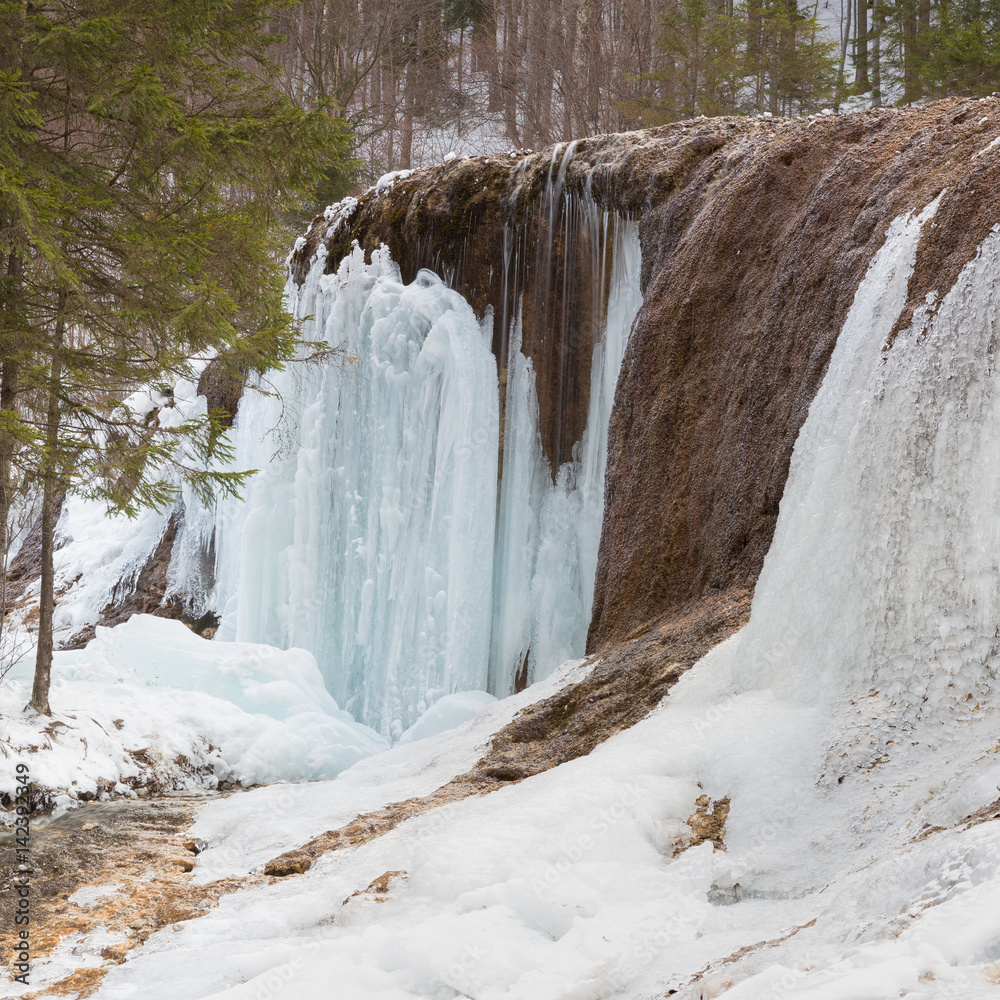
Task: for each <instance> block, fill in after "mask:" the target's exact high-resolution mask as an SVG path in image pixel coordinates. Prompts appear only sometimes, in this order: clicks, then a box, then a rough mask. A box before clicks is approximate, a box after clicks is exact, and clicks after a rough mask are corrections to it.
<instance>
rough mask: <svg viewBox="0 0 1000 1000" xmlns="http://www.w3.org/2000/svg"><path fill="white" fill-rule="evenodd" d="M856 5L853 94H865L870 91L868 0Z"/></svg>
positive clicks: (858, 1)
mask: <svg viewBox="0 0 1000 1000" xmlns="http://www.w3.org/2000/svg"><path fill="white" fill-rule="evenodd" d="M857 3H858V27H857V32H858V40H857V43H856V46H855V49H854V92H855V93H856V94H867V93H868V91H869V90H871V89H872V88H871V84H870V83H869V82H868V0H857Z"/></svg>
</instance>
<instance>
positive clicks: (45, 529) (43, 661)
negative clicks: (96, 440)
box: [31, 292, 66, 715]
mask: <svg viewBox="0 0 1000 1000" xmlns="http://www.w3.org/2000/svg"><path fill="white" fill-rule="evenodd" d="M59 299H60V307H62V306H63V305H64V304H65V301H66V294H65V292H63V293H62V294H61V295H60V297H59ZM61 312H62V308H60V313H61ZM62 340H63V318H62V316H61V315H60V317H59V319H58V320H57V321H56V329H55V335H54V337H53V343H52V384H51V387H50V388H49V405H48V413H47V414H46V420H45V458H44V464H43V469H44V474H43V477H42V579H41V589H40V591H39V594H38V648H37V650H36V652H35V682H34V684H33V686H32V688H31V707H32V708H33V709H34V710H35V711H36V712H38V714H39V715H51V714H52V710H51V709H50V708H49V683H50V681H51V677H52V645H53V643H52V615H53V612H54V611H55V566H54V555H55V533H56V524H55V512H56V492H57V489H58V484H59V479H58V448H59V396H58V393H57V388H58V383H59V376H60V375H61V363H62V354H61V348H62Z"/></svg>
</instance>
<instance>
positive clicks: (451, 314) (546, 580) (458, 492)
mask: <svg viewBox="0 0 1000 1000" xmlns="http://www.w3.org/2000/svg"><path fill="white" fill-rule="evenodd" d="M580 211H581V212H582V214H583V215H584V217H585V220H586V224H587V225H589V226H591V227H592V228H593V230H594V234H595V239H594V242H595V243H598V242H600V243H601V245H602V246H604V247H605V248H606V251H605V252H604V253H603V254H602V255H601V256H600V259H597V260H595V264H594V266H595V274H594V275H593V276H592V277H593V280H594V285H595V287H597V288H604V287H607V282H608V279H610V297H609V299H608V302H607V305H606V310H604V312H602V315H603V314H606V317H607V321H606V324H605V328H604V331H603V335H602V336H601V337H599V338H596V340H597V342H596V344H595V347H594V356H593V360H592V378H591V391H590V410H589V415H588V421H587V429H586V433H585V434H584V438H583V440H582V441H581V442H579V446H578V448H577V449H576V451H575V453H574V457H573V460H572V461H570V462H567V463H565V464H564V465H563V466H562V467H561V468H559V469H556V470H551V469H550V468H549V466H548V464H547V462H546V460H545V458H544V456H543V452H542V448H541V443H540V438H539V433H538V405H537V400H536V397H535V387H534V381H535V376H534V372H533V369H532V364H531V361H530V360H529V359H527V358H526V357H525V356H524V355H523V354H522V353H521V352H520V349H519V348H520V340H519V336H520V334H519V326H518V320H517V318H516V317H513V318H512V323H511V325H512V330H511V336H510V337H509V338H507V339H508V343H509V345H510V346H509V349H508V357H507V359H506V360H507V366H508V378H507V383H506V389H505V391H506V400H505V402H506V410H505V414H506V416H505V429H504V444H503V451H504V453H503V473H502V477H501V478H500V479H499V483H498V460H499V457H500V455H499V452H500V426H499V404H500V399H499V391H500V389H499V381H498V371H497V361H496V359H495V358H494V356H493V354H492V353H491V348H490V343H491V332H492V317H491V316H487V317H485V318H484V319H483V320H480V319H478V318H477V317H476V316H475V314H474V313H473V311H472V309H471V307H470V306H469V305H468V303H467V302H466V301H465V300H464V299H463V298H462V297H461V296H460V295H459V294H458V293H457V292H455V291H454V290H452V289H450V288H448V287H447V286H446V285H445V284H444V283H443V282H442V281H441V279H440V278H438V277H437V276H435V275H434V274H433V273H432V272H430V271H421V272H420V274H419V275H418V276H417V278H416V280H415V281H414V282H412V283H411V284H409V285H404V284H403V283H402V282H401V280H400V275H399V270H398V268H397V267H396V265H395V264H394V263H393V261H392V260H391V258H390V256H389V252H388V250H387V249H385V248H383V249H381V250H379V251H377V252H375V253H374V254H373V255H372V258H371V260H370V262H366V260H365V255H364V253H363V252H362V251H361V250H360V249H357V248H355V250H354V251H353V252H352V253H351V254H350V255H349V256H348V257H346V258H345V259H344V260H343V261H342V262H341V263H340V265H339V267H338V268H337V270H336V272H335V273H333V274H324V273H323V272H324V270H325V259H324V258H323V256H322V254H320V255H319V256H318V257H317V260H316V262H315V264H314V266H313V268H312V271H311V272H310V274H309V276H308V278H307V280H306V281H305V283H304V285H303V286H302V287H301V288H296V287H295V286H294V285H291V286H290V296H291V299H292V304H293V306H294V308H295V310H296V312H297V314H298V315H299V316H300V317H302V318H303V319H305V320H306V330H305V333H306V337H307V339H309V340H311V341H317V342H321V343H323V344H324V345H328V347H329V349H330V350H331V351H332V352H333V356H332V357H330V356H328V354H327V353H325V352H321V353H320V356H319V357H318V358H317V359H316V360H314V361H302V362H300V363H297V364H293V365H291V366H290V367H289V368H288V369H287V370H286V371H284V372H279V373H273V372H272V373H268V374H267V375H266V376H265V377H263V378H262V379H260V380H259V382H258V383H257V384H256V385H255V386H254V387H253V388H252V389H251V390H250V391H248V392H247V393H246V394H245V395H244V398H243V401H242V403H241V405H240V409H239V413H238V415H237V418H236V423H235V444H236V461H235V466H236V467H237V468H240V469H257V470H259V472H258V474H257V475H256V476H255V477H254V478H253V479H252V481H251V482H250V483H249V485H248V486H247V488H246V490H245V500H244V501H224V502H223V503H222V504H221V505H220V507H219V509H218V511H217V512H216V511H210V510H203V509H199V507H198V503H197V500H196V498H194V497H186V498H185V499H186V508H185V516H184V524H183V527H182V530H181V532H180V536H179V539H178V543H177V546H176V553H175V557H174V563H173V566H172V577H173V580H174V582H175V584H176V585H178V586H180V587H181V588H182V589H184V590H185V591H187V592H190V591H191V590H192V589H193V588H195V587H196V586H197V581H198V579H199V578H200V577H201V572H200V559H201V553H203V552H204V551H206V549H207V548H208V547H209V545H210V544H211V543H212V541H213V538H214V546H215V554H216V581H215V590H214V593H213V594H211V595H209V596H208V598H207V602H208V603H209V604H210V605H212V606H214V607H216V608H218V609H219V611H220V612H221V614H222V623H221V626H220V628H219V632H218V635H217V639H219V640H239V641H247V642H257V643H269V644H272V645H275V646H278V647H281V648H290V647H293V646H298V647H302V648H304V649H307V650H309V651H310V652H312V653H313V654H314V655H315V656H316V658H317V660H318V662H319V664H320V668H321V669H322V671H323V675H324V677H325V679H326V684H327V688H328V689H329V691H330V693H331V694H332V695H333V697H334V698H335V699H336V700H337V702H338V703H339V704H340V705H342V706H343V707H345V708H346V709H347V710H349V711H350V712H351V713H352V714H353V715H354V716H355V717H356V718H357V719H359V720H360V721H362V722H364V723H365V724H366V725H369V726H371V727H373V728H375V729H377V730H378V731H379V732H381V733H383V734H385V735H386V736H388V737H389V738H391V739H397V738H399V737H400V736H401V734H402V733H403V732H404V731H405V730H407V729H409V727H411V726H412V725H413V724H414V723H415V722H416V721H417V719H418V718H419V717H420V716H421V715H422V714H423V713H424V712H426V711H427V710H428V709H429V708H430V707H431V706H432V705H433V704H434V703H435V702H436V701H437V700H438V699H439V698H441V697H444V696H447V695H450V694H454V693H456V692H460V691H468V690H489V691H490V692H492V693H493V694H496V695H499V696H503V695H506V694H509V693H510V692H511V691H512V690H513V687H514V678H515V676H516V674H517V673H518V671H519V670H522V669H523V668H524V667H525V665H526V658H529V657H530V676H531V677H532V678H533V679H537V678H541V677H543V676H545V675H546V674H548V673H549V672H550V671H551V670H552V669H554V667H555V666H557V665H558V664H559V663H561V662H562V661H564V660H566V659H568V658H570V657H574V656H580V655H582V653H583V648H584V644H585V641H586V633H587V626H588V624H589V620H590V608H591V603H592V599H593V587H594V577H595V574H596V567H597V546H598V542H599V539H600V528H601V515H602V508H603V495H604V465H605V459H606V449H607V428H608V422H609V420H610V414H611V406H612V402H613V398H614V389H615V383H616V380H617V375H618V371H619V368H620V366H621V361H622V356H623V353H624V349H625V344H626V340H627V337H628V332H629V329H630V327H631V323H632V320H633V318H634V317H635V314H636V312H637V311H638V308H639V305H640V302H641V296H640V294H639V291H638V281H639V242H638V236H637V229H636V226H635V224H633V223H629V222H625V221H623V220H620V219H617V218H616V217H613V216H611V215H609V214H608V213H605V212H603V211H601V210H599V209H598V208H597V207H596V205H595V204H594V203H593V202H592V201H591V200H589V199H586V200H585V201H583V204H582V208H581V209H580ZM608 270H610V274H609V273H608Z"/></svg>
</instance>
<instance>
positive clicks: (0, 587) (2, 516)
mask: <svg viewBox="0 0 1000 1000" xmlns="http://www.w3.org/2000/svg"><path fill="white" fill-rule="evenodd" d="M23 273H24V261H23V260H22V258H21V255H20V254H19V253H17V252H16V251H14V252H12V253H11V254H10V256H9V257H8V260H7V267H6V274H5V276H4V278H5V281H4V289H3V292H4V294H3V303H2V322H3V330H2V334H0V337H2V342H0V349H2V352H3V364H2V368H0V557H2V559H3V567H2V568H3V580H2V581H0V612H3V611H6V610H7V553H8V551H9V550H10V541H11V540H10V522H11V509H12V508H13V505H14V483H13V479H12V471H13V462H14V445H15V441H14V435H13V433H12V432H11V431H10V430H9V429H8V428H7V424H8V423H10V424H13V423H14V421H15V420H16V419H17V413H16V411H15V409H14V404H15V402H16V400H17V391H18V383H19V382H20V369H21V365H20V362H19V360H18V357H17V347H16V339H17V333H16V330H15V329H14V327H15V320H14V316H15V315H16V312H17V310H16V308H15V306H16V303H17V299H18V297H19V293H20V287H21V277H22V275H23ZM2 629H3V617H2V614H0V633H2Z"/></svg>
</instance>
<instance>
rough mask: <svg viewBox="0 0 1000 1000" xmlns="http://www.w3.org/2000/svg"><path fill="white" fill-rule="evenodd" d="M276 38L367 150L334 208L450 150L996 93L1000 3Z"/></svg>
mask: <svg viewBox="0 0 1000 1000" xmlns="http://www.w3.org/2000/svg"><path fill="white" fill-rule="evenodd" d="M273 30H274V32H275V33H276V34H280V35H281V36H283V40H282V41H281V42H280V43H279V45H278V46H277V47H276V50H275V55H276V58H277V59H278V60H279V61H280V62H281V64H282V67H283V74H284V75H283V86H284V87H285V88H286V90H287V92H288V93H289V94H290V95H291V96H293V97H294V98H295V99H297V100H301V101H306V102H324V101H331V100H332V101H333V102H334V103H335V105H336V106H337V108H338V109H339V111H338V114H340V115H341V116H343V118H344V119H345V120H346V121H347V122H348V123H349V125H350V128H351V131H352V132H353V134H354V136H355V155H356V158H357V161H358V162H357V168H358V173H356V174H355V175H353V176H350V175H348V176H344V177H341V178H337V179H336V180H339V181H340V187H341V190H339V191H338V190H336V184H335V185H334V186H333V189H331V190H330V191H329V192H328V195H329V197H331V198H332V197H333V196H334V195H336V194H341V193H346V190H347V188H348V187H349V186H350V184H352V183H357V182H361V183H370V182H372V181H373V180H374V179H375V178H376V177H377V176H378V175H379V174H380V173H381V172H383V171H392V170H405V169H410V168H413V167H417V166H421V165H424V164H427V163H433V162H438V161H439V160H440V159H441V157H442V156H443V155H445V154H446V153H448V152H449V151H455V152H458V153H469V154H471V153H483V152H496V151H501V150H503V149H507V148H515V149H521V148H534V149H539V148H542V147H544V146H546V145H549V144H551V143H554V142H557V141H568V140H570V139H574V138H579V137H581V136H587V135H595V134H599V133H606V132H620V131H625V130H628V129H633V128H640V127H645V126H650V125H659V124H664V123H666V122H671V121H677V120H682V119H685V118H691V117H697V116H698V115H707V116H714V115H723V114H755V113H760V112H771V113H772V114H775V115H791V114H808V113H812V112H815V111H818V110H821V109H823V108H827V107H829V108H831V109H833V110H842V109H843V108H844V107H845V106H847V107H858V106H868V105H871V106H875V107H878V106H882V105H889V104H898V103H910V102H912V101H915V100H919V99H922V98H933V97H940V96H945V95H983V94H988V93H992V92H993V91H995V90H998V89H1000V0H872V2H869V0H814V2H802V0H444V2H442V0H305V2H304V3H303V4H302V5H301V6H299V7H296V8H293V9H290V10H288V11H286V12H284V13H283V14H282V15H281V16H280V17H278V18H276V20H275V23H274V26H273ZM331 179H333V178H331ZM320 200H324V199H322V198H321V199H320Z"/></svg>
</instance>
